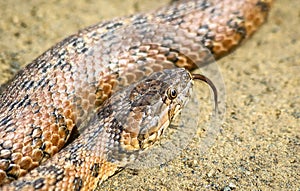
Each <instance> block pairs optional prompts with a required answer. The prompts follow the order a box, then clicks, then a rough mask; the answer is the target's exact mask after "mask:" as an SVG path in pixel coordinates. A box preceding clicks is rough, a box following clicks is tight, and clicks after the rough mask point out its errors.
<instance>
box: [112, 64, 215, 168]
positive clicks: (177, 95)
mask: <svg viewBox="0 0 300 191" xmlns="http://www.w3.org/2000/svg"><path fill="white" fill-rule="evenodd" d="M194 79H200V80H202V81H205V82H206V83H208V84H209V85H213V84H212V83H211V84H210V83H209V82H210V81H209V82H208V79H207V78H205V77H204V76H202V75H199V74H198V75H194V74H193V75H192V74H190V73H189V72H188V71H187V70H185V69H180V68H176V69H165V70H163V71H160V72H155V73H153V74H151V75H150V76H148V77H146V78H145V79H143V80H141V81H140V82H138V83H135V84H133V85H131V86H129V87H128V88H126V89H125V90H122V91H123V93H119V94H118V95H119V96H118V97H117V99H116V100H114V99H112V100H111V101H113V102H112V104H111V105H112V108H110V111H111V109H113V110H114V112H113V113H114V115H113V116H114V117H113V118H114V119H113V121H114V123H113V124H117V126H116V127H113V126H111V127H110V129H113V130H110V133H111V134H113V135H111V136H114V137H115V138H114V139H116V138H117V139H118V141H115V142H114V146H111V147H110V148H109V150H110V152H109V154H108V158H109V161H115V162H116V161H119V162H120V161H124V160H125V161H128V160H131V159H132V158H136V156H137V154H139V152H140V151H144V150H146V149H148V148H150V147H151V146H152V145H153V144H155V143H156V142H158V140H159V139H160V137H161V135H162V134H163V132H164V130H165V129H166V128H167V127H168V126H169V125H170V123H171V122H172V120H173V119H174V118H175V117H176V116H177V115H178V114H179V113H180V111H181V110H182V109H183V108H184V106H185V105H186V104H187V102H188V100H189V98H190V97H191V94H192V87H193V84H194ZM115 95H116V94H115ZM116 134H117V135H116Z"/></svg>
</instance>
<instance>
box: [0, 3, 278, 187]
mask: <svg viewBox="0 0 300 191" xmlns="http://www.w3.org/2000/svg"><path fill="white" fill-rule="evenodd" d="M272 3H273V2H272V0H181V1H174V2H173V3H171V4H169V5H167V6H165V7H162V8H160V9H158V10H155V11H152V12H149V13H137V14H134V15H131V16H125V17H121V18H116V19H112V20H109V21H103V22H100V23H98V24H96V25H92V26H90V27H87V28H85V29H82V30H80V31H78V32H77V33H76V34H74V35H71V36H69V37H67V38H65V39H64V40H62V41H61V42H59V43H57V44H56V45H54V46H53V47H51V48H50V49H49V50H47V51H46V52H44V53H43V54H42V55H40V56H39V57H38V58H36V59H35V60H33V61H32V62H31V63H30V64H28V65H27V66H26V67H25V68H23V69H22V70H21V71H20V72H18V74H17V75H16V76H15V77H14V78H13V79H12V80H11V81H10V83H9V84H8V85H7V87H6V88H5V89H4V90H3V92H2V94H1V96H0V185H4V186H3V187H2V188H1V189H2V190H20V189H22V188H23V187H24V186H26V185H27V186H28V185H29V187H30V186H31V187H30V188H31V189H32V190H35V189H41V190H49V189H50V190H51V189H54V188H56V189H57V190H68V189H67V188H72V190H92V189H93V188H94V187H95V184H96V182H98V183H99V182H100V183H101V182H102V181H104V180H105V179H107V178H108V177H109V176H110V175H112V174H114V173H115V172H116V171H117V167H118V165H116V164H113V163H111V162H112V161H107V162H108V163H107V164H106V163H105V161H100V163H97V164H96V163H94V164H90V163H86V162H84V161H87V160H88V159H86V158H87V157H88V156H85V155H80V153H79V150H82V149H83V148H84V147H85V146H84V145H83V144H82V143H80V141H77V139H79V140H80V139H82V137H84V136H85V135H84V133H85V131H86V129H90V127H87V125H86V121H90V120H87V119H89V118H91V117H92V116H94V115H91V113H95V111H97V110H98V108H101V107H102V105H103V104H105V102H106V100H109V99H110V98H111V97H112V96H113V95H114V94H115V93H117V94H118V91H121V90H124V91H125V90H126V89H127V88H128V86H130V84H135V83H136V82H138V81H139V80H142V79H143V78H147V76H151V75H152V74H154V73H156V72H160V71H163V70H167V69H172V68H177V67H179V68H185V69H186V70H188V71H193V70H194V69H196V68H198V67H201V66H204V65H206V64H209V63H210V62H212V58H213V59H216V60H218V59H220V58H222V57H224V56H225V55H228V54H229V53H231V52H232V51H234V50H235V49H236V48H237V47H238V46H240V45H241V44H243V42H244V41H245V40H246V39H248V38H249V37H251V36H252V34H253V33H254V32H255V31H256V30H257V29H258V28H259V26H261V25H262V24H263V23H264V22H265V21H266V19H267V16H268V13H269V10H270V8H271V5H272ZM127 91H128V90H127ZM127 91H125V92H127ZM149 99H150V98H149ZM131 104H134V103H131ZM107 112H109V111H107ZM131 112H133V111H131ZM136 117H137V116H136ZM160 117H162V116H160ZM100 119H101V118H100ZM95 120H96V121H97V119H95ZM161 120H162V119H161ZM88 125H91V124H88ZM91 127H92V128H96V127H97V126H96V125H94V126H93V125H92V126H91ZM117 127H118V128H117ZM121 129H122V128H121V127H119V125H118V124H117V126H116V127H114V128H111V130H109V131H117V132H119V131H121ZM156 130H158V129H156ZM91 132H94V129H92V130H91ZM86 136H89V135H86ZM124 136H125V135H124ZM126 136H128V137H129V138H130V136H131V135H126ZM126 136H125V137H126ZM125 137H120V136H118V138H115V139H117V140H118V141H119V142H120V141H121V140H125ZM128 137H127V138H128ZM74 140H75V141H74ZM96 140H97V139H92V141H93V143H92V144H93V145H95V146H96V147H97V145H98V148H97V149H98V151H97V152H98V153H100V154H101V153H104V152H105V149H104V148H103V147H101V146H100V145H101V144H100V143H97V142H96ZM109 140H111V141H113V140H114V138H113V137H109ZM69 142H71V144H70V145H73V142H76V143H78V144H77V145H76V146H74V145H73V147H72V149H73V150H74V152H73V153H74V154H73V155H72V156H70V155H67V154H66V155H59V154H60V153H59V151H60V150H61V149H62V148H63V147H65V145H66V144H68V143H69ZM124 142H126V143H128V140H127V141H124ZM128 144H129V145H131V143H128ZM102 145H103V143H102ZM133 147H134V146H133ZM65 148H70V147H68V146H67V147H65ZM134 148H135V147H134ZM103 149H104V150H103ZM128 149H129V148H128ZM82 152H87V151H82ZM111 152H112V151H111ZM56 153H58V154H56ZM93 154H95V153H93ZM114 154H116V155H117V153H113V152H112V154H111V155H110V157H112V158H114V157H117V156H114ZM57 155H59V157H62V158H60V159H61V160H65V161H66V160H69V159H70V158H72V157H73V159H74V160H75V161H77V162H78V163H76V162H74V163H72V164H66V166H67V168H66V169H59V168H58V166H56V165H57V164H55V163H53V165H49V163H48V162H47V160H48V159H49V158H50V161H51V160H52V158H53V157H55V156H57ZM79 155H80V156H79ZM68 157H69V159H68ZM90 157H91V156H90ZM91 158H92V157H91ZM53 160H54V159H53ZM101 160H105V158H103V159H101ZM119 160H121V159H119ZM81 162H82V163H81ZM44 163H47V164H48V168H47V167H45V169H46V171H39V169H40V168H39V167H38V166H39V165H43V164H44ZM125 163H126V161H125ZM67 169H73V170H74V171H72V172H71V171H69V170H67ZM28 172H30V174H28ZM51 173H52V175H53V174H54V175H55V177H56V179H55V180H54V179H53V180H49V181H50V183H52V187H47V185H48V183H49V182H48V183H47V184H46V183H45V181H46V179H47V175H48V174H51ZM26 174H27V175H26ZM85 176H89V177H90V176H93V177H95V176H96V179H97V181H91V182H88V181H84V177H85ZM20 177H21V178H20ZM16 179H18V180H16ZM65 179H67V180H68V182H64V181H63V180H65ZM14 180H16V181H14ZM23 180H24V181H23ZM25 180H26V181H25ZM30 180H32V181H30ZM11 181H13V183H12V184H9V183H10V182H11ZM22 181H23V184H22V183H20V182H22ZM51 181H52V182H51ZM24 182H27V183H28V184H25V183H24ZM50 183H49V184H50ZM53 185H54V187H53ZM58 185H60V187H55V186H58ZM48 186H49V185H48Z"/></svg>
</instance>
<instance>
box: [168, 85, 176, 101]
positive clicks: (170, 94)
mask: <svg viewBox="0 0 300 191" xmlns="http://www.w3.org/2000/svg"><path fill="white" fill-rule="evenodd" d="M167 94H168V97H169V99H175V98H176V97H177V90H176V89H174V88H169V89H168V91H167Z"/></svg>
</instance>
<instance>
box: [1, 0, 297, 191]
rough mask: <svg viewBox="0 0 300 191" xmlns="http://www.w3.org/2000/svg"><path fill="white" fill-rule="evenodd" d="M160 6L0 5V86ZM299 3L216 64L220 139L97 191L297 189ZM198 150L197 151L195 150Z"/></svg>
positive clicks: (284, 5) (89, 0)
mask: <svg viewBox="0 0 300 191" xmlns="http://www.w3.org/2000/svg"><path fill="white" fill-rule="evenodd" d="M165 3H167V1H166V0H160V1H159V0H154V1H142V0H111V1H108V0H102V1H96V0H85V1H71V0H61V1H51V2H49V1H38V0H34V1H30V3H29V2H27V1H21V0H10V1H4V0H2V1H0V8H1V9H0V10H1V11H0V15H1V19H0V74H1V75H0V83H1V84H3V83H4V82H6V81H7V80H8V79H10V78H11V77H12V76H13V75H14V74H15V73H16V71H18V70H19V69H20V68H22V67H24V66H25V65H26V64H27V63H29V62H30V61H32V60H33V59H34V58H36V57H37V56H38V55H40V54H41V53H42V52H44V51H45V50H46V49H48V48H49V47H50V46H52V45H54V44H55V43H56V42H58V41H60V40H62V39H63V38H64V37H66V36H68V35H70V34H72V33H75V32H76V31H77V30H78V29H80V28H83V27H86V26H88V25H91V24H95V23H97V22H99V21H101V20H103V19H109V18H112V17H115V16H121V15H128V14H131V13H134V12H137V11H146V10H150V9H154V8H156V7H159V6H160V5H163V4H165ZM299 26H300V4H299V2H297V1H296V0H286V1H282V0H281V1H279V0H278V1H277V2H276V3H275V4H274V7H273V9H272V11H271V14H270V17H269V21H268V23H267V24H266V25H264V26H263V27H262V28H261V30H259V31H258V32H257V33H256V34H255V35H254V36H253V38H252V39H250V40H249V41H248V42H247V43H246V44H245V45H244V46H242V47H240V48H239V49H238V50H237V51H236V52H234V53H233V54H231V55H230V56H227V57H226V58H224V59H222V60H220V61H218V65H219V68H220V70H221V72H222V75H223V78H224V81H225V84H226V92H227V95H226V96H227V100H226V102H227V103H226V104H227V112H226V115H225V121H224V123H223V125H222V132H221V133H220V134H219V135H218V136H216V137H215V140H214V144H213V145H212V147H210V148H209V149H208V150H206V152H205V153H202V152H200V151H199V143H200V140H201V138H200V136H195V137H194V138H193V139H192V141H191V143H190V145H189V147H188V148H186V149H185V150H184V151H183V152H182V153H181V154H180V155H179V156H177V157H175V158H174V160H172V161H170V162H168V163H166V164H163V165H160V166H159V167H154V168H150V169H143V170H139V171H132V170H129V169H127V170H124V171H122V172H121V173H119V174H117V175H116V176H114V177H112V178H110V179H109V180H108V181H106V182H105V183H104V184H103V185H102V186H101V188H102V189H103V190H300V154H299V153H300V125H299V124H300V123H299V122H300V96H299V93H300V75H299V73H300V52H299V48H300V27H299ZM200 146H201V145H200Z"/></svg>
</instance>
